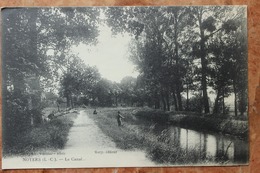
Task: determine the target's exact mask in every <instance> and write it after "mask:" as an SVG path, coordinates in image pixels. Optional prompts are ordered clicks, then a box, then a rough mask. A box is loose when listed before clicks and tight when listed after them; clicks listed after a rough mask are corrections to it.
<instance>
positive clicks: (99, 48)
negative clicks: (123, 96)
mask: <svg viewBox="0 0 260 173" xmlns="http://www.w3.org/2000/svg"><path fill="white" fill-rule="evenodd" d="M99 29H100V35H99V36H98V44H97V45H95V46H88V45H85V44H80V45H79V46H77V47H76V46H74V47H73V48H72V51H73V53H75V54H78V56H79V57H80V58H81V59H83V60H84V61H85V63H86V64H89V65H90V66H96V67H97V68H98V70H99V72H100V74H101V76H102V77H103V78H106V79H109V80H111V81H115V82H120V81H121V79H122V78H124V77H125V76H133V77H137V76H138V72H137V71H136V70H135V65H134V64H133V63H132V62H131V61H130V60H129V59H128V57H129V51H128V46H129V44H130V41H131V37H130V35H128V34H126V33H125V34H119V35H116V36H112V32H111V30H110V28H109V27H108V26H107V25H101V26H99Z"/></svg>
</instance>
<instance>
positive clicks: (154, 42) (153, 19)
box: [106, 6, 247, 115]
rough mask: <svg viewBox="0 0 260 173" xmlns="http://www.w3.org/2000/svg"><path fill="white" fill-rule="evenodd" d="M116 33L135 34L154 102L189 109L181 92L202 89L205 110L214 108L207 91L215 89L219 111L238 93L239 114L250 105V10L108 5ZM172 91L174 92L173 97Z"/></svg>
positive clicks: (136, 55) (135, 51)
mask: <svg viewBox="0 0 260 173" xmlns="http://www.w3.org/2000/svg"><path fill="white" fill-rule="evenodd" d="M106 14H107V16H108V24H109V25H110V26H111V27H112V29H113V31H114V32H115V33H118V32H128V33H130V34H132V35H133V36H135V38H136V39H135V40H134V43H135V44H132V45H133V46H132V47H131V50H130V51H131V52H132V57H131V58H132V61H133V62H134V63H135V64H136V65H137V68H138V70H139V72H140V78H141V80H142V81H144V82H145V90H146V91H147V92H149V93H148V95H149V96H150V98H151V99H152V100H153V102H154V106H155V108H159V107H161V106H160V103H162V104H163V108H164V109H165V110H170V105H171V103H170V100H173V103H174V105H175V109H176V110H180V111H181V110H184V106H183V105H184V103H183V99H182V95H183V93H184V92H186V95H187V98H186V103H185V104H186V106H185V107H186V109H187V110H189V93H190V92H193V95H201V97H202V98H201V105H200V107H201V111H202V112H205V113H210V104H209V97H208V92H209V89H211V90H213V92H214V93H215V94H216V98H215V102H214V109H213V111H214V113H220V112H223V113H225V104H224V103H225V98H226V97H228V96H230V95H231V94H232V93H233V94H234V105H235V108H234V110H235V115H238V110H239V112H240V114H241V115H243V114H244V113H245V111H246V106H247V102H246V99H247V95H246V93H247V36H246V11H245V8H243V7H219V6H214V7H213V6H210V7H155V8H139V7H135V8H132V7H131V8H130V7H127V8H108V10H107V11H106ZM170 96H171V97H172V99H171V98H169V97H170Z"/></svg>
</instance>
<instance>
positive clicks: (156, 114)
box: [134, 108, 248, 140]
mask: <svg viewBox="0 0 260 173" xmlns="http://www.w3.org/2000/svg"><path fill="white" fill-rule="evenodd" d="M134 115H135V117H137V118H138V119H139V120H142V121H151V122H154V123H160V124H162V125H163V124H164V125H165V124H171V125H174V126H179V127H182V128H186V129H191V130H197V131H202V132H203V131H205V132H213V133H221V134H224V135H232V136H237V137H239V138H242V139H245V140H246V139H247V138H248V121H247V120H239V119H235V117H225V116H219V115H201V114H199V113H194V112H184V111H183V112H175V111H171V112H165V111H162V110H154V109H148V108H147V109H140V110H138V111H135V114H134Z"/></svg>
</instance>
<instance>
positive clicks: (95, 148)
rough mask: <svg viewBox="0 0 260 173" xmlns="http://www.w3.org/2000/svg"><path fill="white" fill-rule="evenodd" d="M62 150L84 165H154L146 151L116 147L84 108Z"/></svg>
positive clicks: (78, 163)
mask: <svg viewBox="0 0 260 173" xmlns="http://www.w3.org/2000/svg"><path fill="white" fill-rule="evenodd" d="M61 152H63V153H65V155H66V156H70V158H78V159H79V160H80V161H76V162H75V163H76V164H77V165H78V166H82V167H85V166H87V167H119V166H121V167H126V166H142V167H143V166H154V163H153V162H152V161H150V160H149V159H148V158H146V157H145V153H144V152H141V151H124V150H121V149H118V148H116V145H115V143H114V142H113V141H112V140H111V139H110V138H109V137H107V136H106V135H105V134H104V133H103V132H102V131H101V129H99V127H98V126H97V125H96V123H95V122H94V120H93V119H91V118H90V117H89V115H88V114H87V111H84V110H81V111H80V113H79V115H78V117H77V118H76V119H75V121H74V125H73V127H72V128H71V130H70V132H69V136H68V142H67V144H66V146H65V148H64V150H62V151H61ZM81 159H82V160H81Z"/></svg>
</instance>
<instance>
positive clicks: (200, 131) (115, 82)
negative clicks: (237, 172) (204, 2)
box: [1, 6, 249, 169]
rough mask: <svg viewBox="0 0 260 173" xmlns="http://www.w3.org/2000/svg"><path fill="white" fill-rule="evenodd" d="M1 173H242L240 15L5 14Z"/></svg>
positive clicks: (172, 10) (52, 10)
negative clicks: (98, 172) (228, 171)
mask: <svg viewBox="0 0 260 173" xmlns="http://www.w3.org/2000/svg"><path fill="white" fill-rule="evenodd" d="M1 21H2V28H1V30H2V146H3V149H2V169H32V168H36V169H37V168H107V167H172V166H231V165H247V164H248V160H249V140H248V133H249V129H248V65H247V64H248V62H247V56H248V44H247V7H246V6H143V7H137V6H124V7H44V8H43V7H41V8H39V7H37V8H26V7H20V8H3V9H2V10H1Z"/></svg>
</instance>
